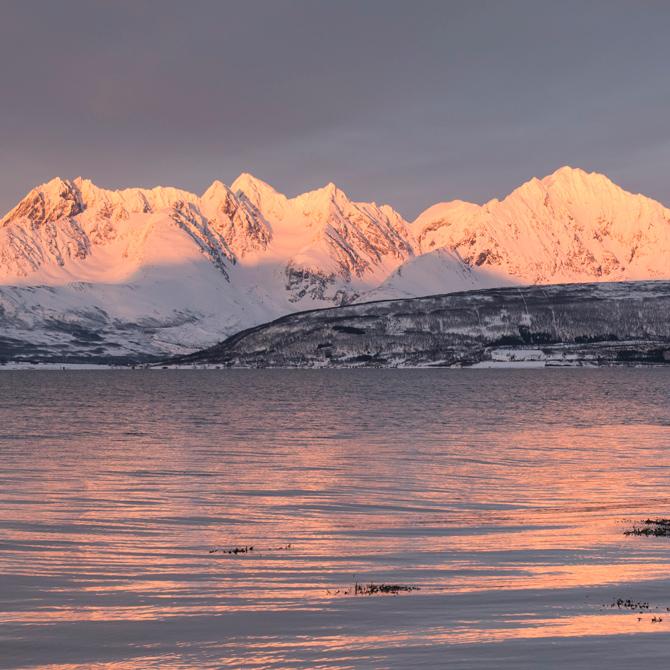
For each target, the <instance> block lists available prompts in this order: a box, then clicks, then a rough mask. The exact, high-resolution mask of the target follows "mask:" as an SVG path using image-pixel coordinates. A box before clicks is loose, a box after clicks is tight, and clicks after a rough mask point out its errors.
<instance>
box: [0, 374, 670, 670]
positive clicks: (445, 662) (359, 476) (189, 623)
mask: <svg viewBox="0 0 670 670" xmlns="http://www.w3.org/2000/svg"><path fill="white" fill-rule="evenodd" d="M669 398H670V371H669V370H664V369H605V370H514V371H513V370H498V371H493V370H470V371H467V370H458V371H452V370H426V371H419V370H341V371H309V370H304V371H298V370H296V371H241V370H240V371H225V370H222V371H104V372H85V371H81V372H9V371H7V372H2V373H0V667H2V668H20V667H47V668H79V667H81V668H90V667H95V668H124V669H125V668H138V669H139V668H150V667H160V668H218V667H250V668H292V667H307V668H314V667H320V668H363V667H364V668H385V667H393V668H415V667H449V668H501V667H502V668H505V667H509V668H520V667H521V668H522V667H529V668H530V667H532V668H535V667H541V668H547V667H571V668H594V667H609V668H613V667H614V668H616V667H631V666H632V665H635V666H636V667H663V666H665V665H667V664H668V662H669V661H670V611H666V608H670V581H669V576H670V538H644V537H642V538H640V537H628V536H624V535H623V531H624V530H625V529H626V528H627V527H629V526H630V522H631V520H639V519H644V518H646V517H648V516H670V489H669V488H668V485H669V484H670V470H669V465H670V460H669V459H668V448H669V447H670V410H669V409H668V400H669ZM289 544H290V545H291V546H290V547H288V546H287V545H289ZM246 545H253V547H254V549H253V551H251V552H249V553H246V554H238V555H230V554H227V553H223V552H221V551H217V552H215V553H210V551H211V550H213V549H215V548H218V549H232V548H234V547H236V546H246ZM354 581H358V582H361V583H363V582H365V583H367V582H375V583H381V582H385V583H396V584H407V585H413V586H418V587H420V590H418V591H413V592H411V593H406V594H402V595H398V596H362V595H357V596H354V595H350V594H344V593H343V591H346V590H348V589H349V588H350V587H351V585H352V584H353V583H354ZM338 590H339V592H338ZM617 598H623V599H627V598H630V599H631V600H633V601H635V602H637V601H648V602H649V604H650V608H649V610H646V609H645V610H643V611H642V612H638V611H631V610H630V609H627V608H625V607H624V608H619V607H611V606H610V605H611V604H612V603H613V602H614V601H615V600H616V599H617ZM654 617H655V618H656V619H664V620H663V621H658V620H657V621H653V618H654Z"/></svg>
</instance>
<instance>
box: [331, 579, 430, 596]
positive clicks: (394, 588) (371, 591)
mask: <svg viewBox="0 0 670 670" xmlns="http://www.w3.org/2000/svg"><path fill="white" fill-rule="evenodd" d="M419 590H420V589H419V587H418V586H411V585H408V584H374V583H373V582H370V583H369V584H359V583H358V582H355V583H354V585H353V586H352V587H351V588H348V589H337V590H335V591H330V590H329V591H326V593H327V594H328V595H333V596H337V595H343V596H351V595H353V596H385V595H386V596H389V595H390V596H397V595H398V594H399V593H408V592H410V591H419Z"/></svg>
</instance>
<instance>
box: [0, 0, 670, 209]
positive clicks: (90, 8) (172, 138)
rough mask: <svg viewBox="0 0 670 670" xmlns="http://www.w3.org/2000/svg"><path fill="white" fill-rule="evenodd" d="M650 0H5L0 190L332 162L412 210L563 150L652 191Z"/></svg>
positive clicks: (287, 179)
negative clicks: (57, 181) (59, 181)
mask: <svg viewBox="0 0 670 670" xmlns="http://www.w3.org/2000/svg"><path fill="white" fill-rule="evenodd" d="M669 35H670V2H669V1H668V0H626V1H623V0H561V1H560V2H556V1H555V0H459V1H456V0H453V1H448V0H441V1H436V2H429V1H425V2H422V1H420V0H411V1H410V0H406V1H404V2H396V1H393V0H379V1H376V0H352V1H349V0H331V1H329V2H326V1H320V0H305V1H302V0H265V1H256V0H244V1H241V0H236V1H235V2H226V1H225V0H215V1H211V2H210V1H206V0H188V1H187V0H180V1H178V2H173V1H170V0H155V1H148V0H147V1H142V0H128V1H126V0H114V1H107V2H104V1H102V0H81V1H79V0H58V1H54V0H44V1H41V2H38V1H33V0H2V2H1V4H0V96H1V104H0V161H1V162H0V209H1V210H2V211H3V212H4V211H6V210H8V209H9V208H10V207H12V206H13V205H14V204H15V203H16V201H17V200H18V199H19V198H20V197H21V196H22V195H23V194H24V193H25V192H26V191H28V190H29V189H30V188H32V187H33V186H34V185H36V184H38V183H40V182H43V181H45V180H47V179H50V178H51V177H53V176H55V175H60V176H63V177H75V176H77V175H83V176H86V177H89V178H91V179H92V180H93V181H94V182H96V183H97V184H99V185H100V186H105V187H113V188H117V187H123V186H153V185H157V184H162V185H173V186H179V187H182V188H187V189H189V190H194V191H198V192H200V191H202V190H204V189H205V188H206V186H207V185H208V184H209V183H210V182H211V181H212V180H213V179H215V178H219V179H221V180H223V181H224V182H226V183H230V182H231V181H232V180H233V179H234V178H235V177H236V176H237V175H238V174H239V173H240V172H243V171H246V172H251V173H253V174H255V175H257V176H258V177H260V178H262V179H264V180H265V181H268V182H269V183H271V184H272V185H273V186H275V187H276V188H277V189H278V190H281V191H284V192H286V193H288V194H289V195H294V194H296V193H298V192H302V191H305V190H308V189H312V188H316V187H319V186H321V185H323V184H324V183H326V182H328V181H334V182H335V183H336V184H338V185H339V186H340V187H341V188H342V189H343V190H345V191H346V192H347V193H349V195H350V196H351V197H353V198H355V199H366V200H376V201H377V202H388V203H390V204H392V205H393V206H394V207H396V208H397V209H398V210H399V211H400V212H401V213H402V214H404V215H405V216H407V217H409V218H413V217H414V216H415V215H416V214H418V212H419V211H421V210H422V209H424V208H425V207H427V206H429V205H431V204H433V203H435V202H438V201H441V200H448V199H452V198H463V199H467V200H473V201H476V202H484V201H486V200H488V199H490V198H492V197H500V196H502V195H504V194H506V193H507V192H509V191H510V190H511V189H513V188H514V187H516V186H517V185H519V184H520V183H521V182H523V181H525V180H526V179H528V178H529V177H531V176H533V175H535V176H544V175H545V174H548V173H550V172H552V171H553V170H555V169H556V168H557V167H559V166H561V165H564V164H570V165H574V166H579V167H583V168H585V169H587V170H596V171H599V172H605V173H606V174H608V175H609V176H610V177H611V178H612V179H614V180H615V181H617V182H618V183H620V184H621V185H622V186H624V187H625V188H627V189H629V190H632V191H635V192H637V191H640V192H643V193H646V194H648V195H650V196H652V197H655V198H657V199H659V200H661V201H663V202H665V203H666V204H668V205H670V170H668V166H669V165H670V37H668V36H669Z"/></svg>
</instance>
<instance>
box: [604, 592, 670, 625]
mask: <svg viewBox="0 0 670 670" xmlns="http://www.w3.org/2000/svg"><path fill="white" fill-rule="evenodd" d="M615 608H616V609H618V610H629V611H630V612H632V613H634V614H651V618H650V619H648V621H650V622H651V623H662V622H663V617H662V616H661V615H660V614H659V613H658V610H665V612H670V607H665V608H662V607H658V606H655V605H654V606H652V605H650V604H649V603H648V602H647V601H646V600H632V599H631V598H617V599H616V600H613V601H612V602H611V603H609V604H606V605H603V606H602V609H615ZM653 610H656V612H654V611H653ZM637 620H638V621H644V620H645V617H644V616H638V617H637Z"/></svg>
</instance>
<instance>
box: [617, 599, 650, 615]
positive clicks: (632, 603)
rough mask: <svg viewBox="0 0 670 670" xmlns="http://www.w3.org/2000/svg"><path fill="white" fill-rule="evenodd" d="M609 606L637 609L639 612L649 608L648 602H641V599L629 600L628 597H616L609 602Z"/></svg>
mask: <svg viewBox="0 0 670 670" xmlns="http://www.w3.org/2000/svg"><path fill="white" fill-rule="evenodd" d="M610 607H616V608H617V609H627V610H638V611H640V612H642V611H644V610H648V609H649V603H648V602H643V601H641V600H631V599H630V598H626V599H625V600H624V599H623V598H617V599H616V600H615V601H614V602H613V603H611V604H610Z"/></svg>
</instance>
